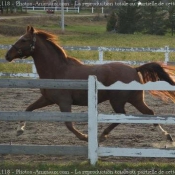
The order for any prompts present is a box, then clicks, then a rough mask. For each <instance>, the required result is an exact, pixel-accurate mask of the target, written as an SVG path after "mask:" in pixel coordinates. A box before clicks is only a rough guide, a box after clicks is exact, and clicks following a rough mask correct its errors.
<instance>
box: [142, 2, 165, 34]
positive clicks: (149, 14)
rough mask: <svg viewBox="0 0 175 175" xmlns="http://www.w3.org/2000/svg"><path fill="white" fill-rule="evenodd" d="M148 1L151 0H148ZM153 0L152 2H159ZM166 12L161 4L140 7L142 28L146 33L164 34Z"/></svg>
mask: <svg viewBox="0 0 175 175" xmlns="http://www.w3.org/2000/svg"><path fill="white" fill-rule="evenodd" d="M147 2H148V3H149V2H150V3H151V2H152V0H148V1H147ZM159 2H160V1H159V0H155V1H154V3H159ZM166 15H167V12H166V11H164V7H163V6H145V7H143V8H142V20H141V25H142V28H143V29H142V30H143V32H144V33H147V34H152V35H153V34H156V35H164V34H165V32H166V30H167V25H166V20H167V19H166Z"/></svg>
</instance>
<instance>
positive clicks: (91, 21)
mask: <svg viewBox="0 0 175 175" xmlns="http://www.w3.org/2000/svg"><path fill="white" fill-rule="evenodd" d="M28 15H29V14H28ZM43 19H44V20H43ZM59 22H60V16H59V15H48V14H43V15H42V16H33V14H32V16H31V17H30V18H20V19H19V18H18V19H14V18H13V19H3V20H0V33H1V35H0V41H1V43H2V44H13V43H14V42H15V41H16V40H17V39H18V38H19V36H20V35H21V33H24V32H25V27H26V26H27V25H28V24H29V25H33V26H34V27H36V28H40V29H43V30H47V31H50V32H52V33H55V34H56V35H58V37H59V43H60V45H65V46H104V47H105V46H107V47H154V48H155V47H164V46H166V45H167V46H169V47H174V45H175V40H174V37H172V36H171V35H170V33H167V35H165V36H155V35H143V34H139V33H138V34H134V35H125V34H116V33H112V32H111V33H110V32H109V33H108V32H106V18H104V17H103V16H100V15H99V14H96V15H95V16H89V15H88V16H86V15H85V16H81V15H79V14H78V15H76V17H75V16H70V15H66V16H65V24H66V27H65V32H64V33H62V32H61V28H60V26H59ZM4 23H6V25H5V28H3V27H4ZM15 28H16V29H17V31H19V33H18V32H16V34H15V33H14V31H16V30H15ZM19 29H20V30H19ZM10 35H13V36H10ZM5 52H6V51H5V50H0V57H4V55H5ZM67 53H68V54H69V55H71V56H74V57H76V58H78V59H81V60H83V59H92V60H97V59H98V52H97V51H67ZM104 59H105V60H125V61H127V60H137V61H148V60H149V61H164V54H163V53H150V52H146V53H143V52H105V53H104ZM170 60H171V61H175V54H174V53H172V54H170ZM28 66H29V65H28ZM18 67H19V69H21V68H20V67H22V66H21V64H20V65H19V66H18ZM16 68H17V67H16ZM0 70H2V71H6V70H10V68H5V66H4V65H3V66H2V65H0ZM13 70H14V71H17V70H15V69H13ZM24 70H26V68H24ZM21 71H23V69H21Z"/></svg>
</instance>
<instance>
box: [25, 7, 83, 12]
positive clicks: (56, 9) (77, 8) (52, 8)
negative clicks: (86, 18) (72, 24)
mask: <svg viewBox="0 0 175 175" xmlns="http://www.w3.org/2000/svg"><path fill="white" fill-rule="evenodd" d="M22 9H24V10H26V9H27V10H33V11H34V10H39V11H46V10H54V11H55V12H56V11H61V7H56V6H55V7H54V6H53V7H45V6H43V7H38V6H32V7H22ZM64 11H65V12H76V13H80V8H79V7H64Z"/></svg>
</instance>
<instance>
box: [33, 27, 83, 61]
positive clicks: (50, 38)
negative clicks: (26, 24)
mask: <svg viewBox="0 0 175 175" xmlns="http://www.w3.org/2000/svg"><path fill="white" fill-rule="evenodd" d="M35 34H37V35H39V36H40V37H42V38H43V39H45V40H47V41H49V42H50V44H52V46H54V47H55V48H56V50H57V52H59V54H60V53H61V54H62V56H61V58H62V59H63V60H64V61H66V62H68V63H71V64H76V63H79V64H82V63H81V62H80V61H79V60H77V59H76V58H73V57H68V56H67V54H66V52H65V51H64V49H63V48H61V47H60V46H59V45H58V44H57V43H58V37H57V36H56V35H54V34H52V33H49V32H46V31H43V30H36V29H35Z"/></svg>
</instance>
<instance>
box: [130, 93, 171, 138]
mask: <svg viewBox="0 0 175 175" xmlns="http://www.w3.org/2000/svg"><path fill="white" fill-rule="evenodd" d="M143 93H144V92H143V91H138V92H137V95H135V96H134V98H132V99H130V100H129V102H130V103H131V104H132V105H133V106H134V107H135V108H137V109H138V110H139V111H140V112H141V113H142V114H148V115H154V112H153V110H151V109H150V108H149V107H148V106H147V105H146V104H145V102H144V100H143ZM154 126H155V127H156V128H158V131H160V132H161V133H163V135H164V136H165V137H166V140H168V141H173V138H172V136H171V135H170V134H169V133H168V132H167V131H165V130H164V129H163V128H162V127H161V126H160V125H159V124H154Z"/></svg>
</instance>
